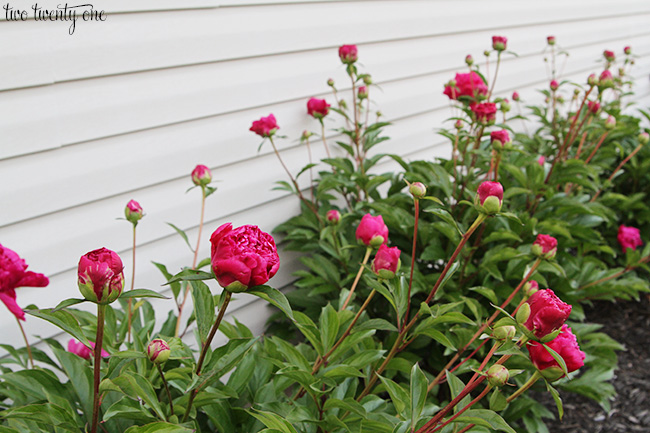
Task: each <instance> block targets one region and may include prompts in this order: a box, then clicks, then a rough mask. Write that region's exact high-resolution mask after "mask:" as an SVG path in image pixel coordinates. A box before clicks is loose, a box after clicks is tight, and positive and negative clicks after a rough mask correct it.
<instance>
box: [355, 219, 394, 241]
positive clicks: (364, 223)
mask: <svg viewBox="0 0 650 433" xmlns="http://www.w3.org/2000/svg"><path fill="white" fill-rule="evenodd" d="M356 236H357V240H359V241H361V242H363V243H364V244H365V245H367V246H370V247H379V246H380V245H382V244H385V243H386V242H388V227H386V224H384V219H383V218H382V216H381V215H377V216H372V215H370V214H369V213H367V214H365V215H364V216H363V218H361V222H360V223H359V226H358V227H357V231H356Z"/></svg>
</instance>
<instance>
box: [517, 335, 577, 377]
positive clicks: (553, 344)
mask: <svg viewBox="0 0 650 433" xmlns="http://www.w3.org/2000/svg"><path fill="white" fill-rule="evenodd" d="M546 345H547V346H548V347H550V348H551V349H552V350H553V351H555V353H557V354H558V355H560V356H561V357H562V359H563V360H564V364H565V365H566V368H567V371H568V372H569V373H571V372H573V371H576V370H578V369H579V368H580V367H582V366H583V365H584V364H585V362H584V361H585V357H586V355H585V353H584V352H583V351H582V350H580V346H578V339H577V338H576V336H575V335H574V334H573V332H571V328H569V327H568V326H567V325H562V328H561V331H560V333H559V334H558V336H557V337H555V338H554V339H553V340H551V341H549V342H547V343H546ZM528 353H529V354H530V360H531V361H532V362H533V364H534V365H535V367H537V369H538V370H539V371H540V372H541V373H542V376H544V378H545V379H546V380H548V381H549V382H553V381H555V380H558V379H559V378H561V377H563V376H564V372H563V371H562V369H561V368H560V365H559V364H558V363H557V361H556V360H555V358H553V356H552V355H551V354H550V353H549V351H548V350H546V348H545V347H544V346H542V345H541V344H539V343H537V342H536V341H532V342H530V343H529V345H528Z"/></svg>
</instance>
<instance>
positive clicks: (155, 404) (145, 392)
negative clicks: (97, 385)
mask: <svg viewBox="0 0 650 433" xmlns="http://www.w3.org/2000/svg"><path fill="white" fill-rule="evenodd" d="M113 383H114V384H115V385H117V386H118V387H119V388H120V389H121V390H122V392H123V393H124V394H125V395H127V396H129V397H131V398H140V399H142V401H143V402H144V403H145V404H147V405H148V406H149V407H150V408H151V409H152V410H153V411H154V412H155V413H156V415H157V416H158V418H160V419H162V420H164V419H165V413H164V412H163V410H162V408H161V407H160V403H159V401H158V396H157V395H156V392H155V391H154V389H153V386H152V385H151V382H149V380H147V379H146V378H145V377H143V376H141V375H140V374H138V373H136V372H134V371H128V372H123V373H122V374H121V375H120V376H118V377H116V378H115V379H113Z"/></svg>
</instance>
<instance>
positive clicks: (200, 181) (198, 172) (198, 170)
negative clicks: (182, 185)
mask: <svg viewBox="0 0 650 433" xmlns="http://www.w3.org/2000/svg"><path fill="white" fill-rule="evenodd" d="M192 182H193V183H194V185H196V186H206V185H208V184H209V183H210V182H212V172H211V171H210V169H209V168H208V167H206V166H205V165H201V164H199V165H197V166H196V167H194V170H192Z"/></svg>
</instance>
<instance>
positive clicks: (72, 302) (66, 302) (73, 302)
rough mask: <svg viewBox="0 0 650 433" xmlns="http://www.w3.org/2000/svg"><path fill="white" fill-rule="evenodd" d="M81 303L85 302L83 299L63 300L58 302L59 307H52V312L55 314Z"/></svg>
mask: <svg viewBox="0 0 650 433" xmlns="http://www.w3.org/2000/svg"><path fill="white" fill-rule="evenodd" d="M82 302H86V300H85V299H75V298H71V299H65V300H63V301H61V302H59V305H57V306H56V307H54V309H53V310H52V312H53V313H55V312H57V311H59V310H63V309H64V308H67V307H71V306H73V305H77V304H81V303H82Z"/></svg>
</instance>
